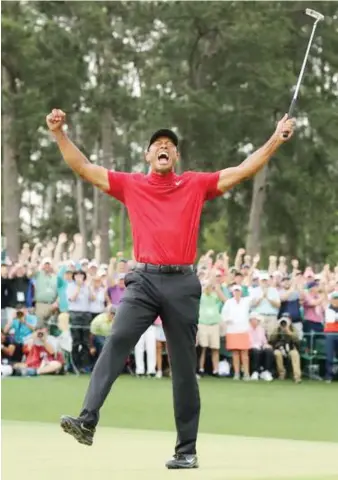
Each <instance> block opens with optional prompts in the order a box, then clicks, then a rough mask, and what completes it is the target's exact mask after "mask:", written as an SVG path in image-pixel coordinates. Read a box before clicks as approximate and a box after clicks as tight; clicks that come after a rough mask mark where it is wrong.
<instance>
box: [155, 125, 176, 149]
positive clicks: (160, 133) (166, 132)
mask: <svg viewBox="0 0 338 480" xmlns="http://www.w3.org/2000/svg"><path fill="white" fill-rule="evenodd" d="M160 137H167V138H169V139H170V140H171V141H172V142H173V144H174V145H175V147H178V137H177V135H176V133H175V132H173V131H172V130H169V129H168V128H161V129H160V130H157V131H156V132H155V133H153V135H152V136H151V138H150V141H149V145H148V150H149V148H150V146H151V145H152V144H153V143H154V142H156V140H157V139H158V138H160Z"/></svg>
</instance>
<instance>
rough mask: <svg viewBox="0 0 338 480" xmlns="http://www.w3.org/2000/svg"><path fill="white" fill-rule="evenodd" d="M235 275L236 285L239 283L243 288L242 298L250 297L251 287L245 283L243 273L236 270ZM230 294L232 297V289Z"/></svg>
mask: <svg viewBox="0 0 338 480" xmlns="http://www.w3.org/2000/svg"><path fill="white" fill-rule="evenodd" d="M233 275H234V283H235V284H236V285H239V286H240V287H241V288H242V298H243V297H248V296H249V288H248V286H247V285H244V284H243V282H244V277H243V274H242V272H241V271H235V272H234V273H233ZM229 296H230V297H232V296H233V293H232V290H230V292H229Z"/></svg>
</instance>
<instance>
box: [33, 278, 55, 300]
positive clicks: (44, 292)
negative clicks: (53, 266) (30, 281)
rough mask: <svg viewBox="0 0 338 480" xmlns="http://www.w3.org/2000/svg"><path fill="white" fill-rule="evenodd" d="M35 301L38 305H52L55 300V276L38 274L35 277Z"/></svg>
mask: <svg viewBox="0 0 338 480" xmlns="http://www.w3.org/2000/svg"><path fill="white" fill-rule="evenodd" d="M34 287H35V301H36V302H38V303H54V302H55V300H56V299H57V296H58V292H57V276H56V275H54V274H51V275H49V274H47V273H45V272H42V271H41V272H38V273H37V274H36V275H35V285H34Z"/></svg>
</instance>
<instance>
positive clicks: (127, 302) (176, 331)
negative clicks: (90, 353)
mask: <svg viewBox="0 0 338 480" xmlns="http://www.w3.org/2000/svg"><path fill="white" fill-rule="evenodd" d="M125 283H126V287H127V288H126V291H125V294H124V296H123V298H122V302H121V304H120V305H119V307H118V310H117V313H116V317H115V322H114V324H113V327H112V333H111V335H109V336H108V337H107V339H106V342H105V344H104V347H103V350H102V352H101V355H100V357H99V359H98V361H97V363H96V365H95V368H94V370H93V373H92V376H91V380H90V384H89V388H88V391H87V395H86V398H85V401H84V405H83V410H82V412H81V415H80V418H81V420H82V421H83V422H84V423H85V424H89V425H93V426H95V425H96V424H97V423H98V421H99V410H100V408H101V407H102V405H103V402H104V401H105V399H106V397H107V395H108V393H109V391H110V389H111V386H112V384H113V383H114V381H115V380H116V378H117V377H118V376H119V374H120V373H121V371H122V369H123V367H124V364H125V360H126V358H127V356H128V354H129V353H130V351H131V350H132V348H133V347H134V346H135V345H136V343H137V342H138V340H139V338H140V336H141V335H142V334H143V333H144V332H145V331H146V330H147V328H148V327H149V326H150V325H152V324H153V322H154V321H155V319H156V318H157V316H158V315H159V316H160V317H161V319H162V323H163V328H164V331H165V335H166V339H167V345H168V353H169V356H170V361H171V368H172V381H173V397H174V414H175V421H176V429H177V442H176V448H175V451H176V453H195V452H196V438H197V432H198V424H199V414H200V397H199V389H198V384H197V380H196V362H197V358H196V347H195V341H196V334H197V321H198V313H199V300H200V296H201V285H200V282H199V280H198V278H197V276H196V275H195V273H192V272H187V273H149V272H143V271H138V270H134V271H132V272H130V273H128V274H127V276H126V278H125Z"/></svg>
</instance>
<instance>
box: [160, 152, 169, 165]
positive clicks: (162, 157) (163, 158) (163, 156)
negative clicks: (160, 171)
mask: <svg viewBox="0 0 338 480" xmlns="http://www.w3.org/2000/svg"><path fill="white" fill-rule="evenodd" d="M157 160H158V161H159V164H160V165H168V163H169V155H168V153H167V152H163V151H162V152H160V153H159V154H158V155H157Z"/></svg>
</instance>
